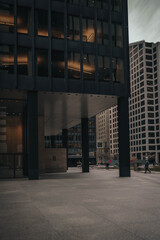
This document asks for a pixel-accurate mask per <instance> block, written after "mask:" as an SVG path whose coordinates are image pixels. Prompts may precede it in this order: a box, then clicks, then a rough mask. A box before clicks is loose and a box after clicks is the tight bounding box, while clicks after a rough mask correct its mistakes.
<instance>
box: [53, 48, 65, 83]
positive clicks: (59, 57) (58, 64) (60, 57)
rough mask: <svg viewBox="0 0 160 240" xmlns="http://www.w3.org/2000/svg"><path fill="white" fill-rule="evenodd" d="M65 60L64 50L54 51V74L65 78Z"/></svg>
mask: <svg viewBox="0 0 160 240" xmlns="http://www.w3.org/2000/svg"><path fill="white" fill-rule="evenodd" d="M64 70H65V61H64V51H56V50H53V51H52V76H53V77H58V78H64Z"/></svg>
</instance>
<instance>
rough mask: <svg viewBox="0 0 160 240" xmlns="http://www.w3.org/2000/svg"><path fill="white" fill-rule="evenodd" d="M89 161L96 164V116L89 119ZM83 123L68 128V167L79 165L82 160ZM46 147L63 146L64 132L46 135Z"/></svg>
mask: <svg viewBox="0 0 160 240" xmlns="http://www.w3.org/2000/svg"><path fill="white" fill-rule="evenodd" d="M88 138H89V163H90V164H96V117H95V116H94V117H91V118H89V119H88ZM81 139H82V138H81V124H78V125H76V126H74V127H72V128H70V129H68V140H67V148H68V151H67V159H68V167H73V166H77V164H78V163H80V162H81V161H82V144H81ZM45 147H46V148H62V147H63V145H62V133H60V134H58V135H56V136H45Z"/></svg>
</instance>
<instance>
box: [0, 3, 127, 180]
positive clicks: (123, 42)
mask: <svg viewBox="0 0 160 240" xmlns="http://www.w3.org/2000/svg"><path fill="white" fill-rule="evenodd" d="M0 34H1V38H0V89H1V90H0V91H1V92H0V96H1V97H0V101H1V106H2V107H6V109H7V111H8V114H11V115H13V117H14V115H16V114H21V115H22V116H23V117H22V120H23V121H22V131H23V137H22V142H21V144H18V145H17V148H16V149H15V152H21V153H22V158H24V155H25V156H26V155H27V158H26V157H25V160H24V159H23V161H24V162H25V164H23V166H25V168H26V169H27V170H26V169H23V170H24V172H27V173H26V174H27V175H28V177H29V178H30V179H32V178H38V176H39V173H40V172H46V171H51V170H50V169H52V170H54V167H55V168H56V169H57V171H58V167H57V166H60V165H62V166H61V167H60V170H63V171H64V170H65V169H66V163H65V161H64V162H63V163H62V164H59V163H58V161H59V160H57V159H58V156H59V155H58V153H57V152H56V151H58V150H55V151H54V149H53V152H52V153H51V151H52V150H49V152H47V153H46V151H48V150H46V149H45V144H44V139H45V136H53V135H57V134H58V133H59V132H61V131H62V133H64V134H62V135H63V139H62V140H63V141H62V142H63V149H66V148H67V142H66V139H67V138H66V134H67V129H69V128H71V127H73V126H75V125H77V124H79V123H80V122H81V123H82V129H81V131H82V139H81V144H82V170H83V171H84V172H85V171H89V162H88V154H89V153H88V149H89V147H88V135H87V134H86V133H87V132H88V131H87V129H88V124H87V123H88V118H90V117H92V116H95V115H96V114H97V113H99V112H101V111H103V110H105V109H106V108H109V107H111V106H114V105H115V104H117V103H118V106H119V119H120V121H119V128H120V129H122V128H123V127H124V124H125V126H128V105H127V104H128V96H129V67H128V65H129V61H128V52H129V51H128V15H127V0H123V1H122V0H45V1H44V0H28V1H24V0H19V1H16V0H0ZM9 101H10V102H9ZM16 101H21V102H22V103H23V104H21V107H20V108H18V107H17V104H18V102H16ZM11 102H12V107H11ZM13 113H14V114H13ZM40 119H41V120H40ZM40 126H41V127H40ZM63 130H66V131H63ZM42 135H43V137H42ZM40 139H41V140H40ZM119 143H120V149H121V151H120V159H121V160H120V176H129V175H130V170H129V162H130V161H129V154H128V152H129V150H128V149H129V141H128V127H126V128H125V131H124V130H122V131H119ZM19 145H20V146H19ZM33 145H34V147H33ZM124 149H125V151H124ZM126 149H127V150H126ZM42 150H43V151H42ZM41 151H42V152H41ZM61 151H62V150H61ZM24 153H25V154H24ZM6 154H8V152H6ZM47 156H48V157H47ZM63 156H65V154H64V153H63ZM45 157H46V158H47V160H43V158H45ZM26 159H28V160H26ZM51 159H52V160H51ZM53 159H54V160H53ZM64 159H65V157H64ZM27 161H28V162H27Z"/></svg>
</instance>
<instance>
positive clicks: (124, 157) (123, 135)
mask: <svg viewBox="0 0 160 240" xmlns="http://www.w3.org/2000/svg"><path fill="white" fill-rule="evenodd" d="M118 124H119V126H118V127H119V176H120V177H130V154H129V113H128V97H120V98H118Z"/></svg>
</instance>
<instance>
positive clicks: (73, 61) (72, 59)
mask: <svg viewBox="0 0 160 240" xmlns="http://www.w3.org/2000/svg"><path fill="white" fill-rule="evenodd" d="M67 65H68V66H67V67H68V78H74V79H80V72H81V68H80V54H79V53H74V52H68V62H67Z"/></svg>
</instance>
